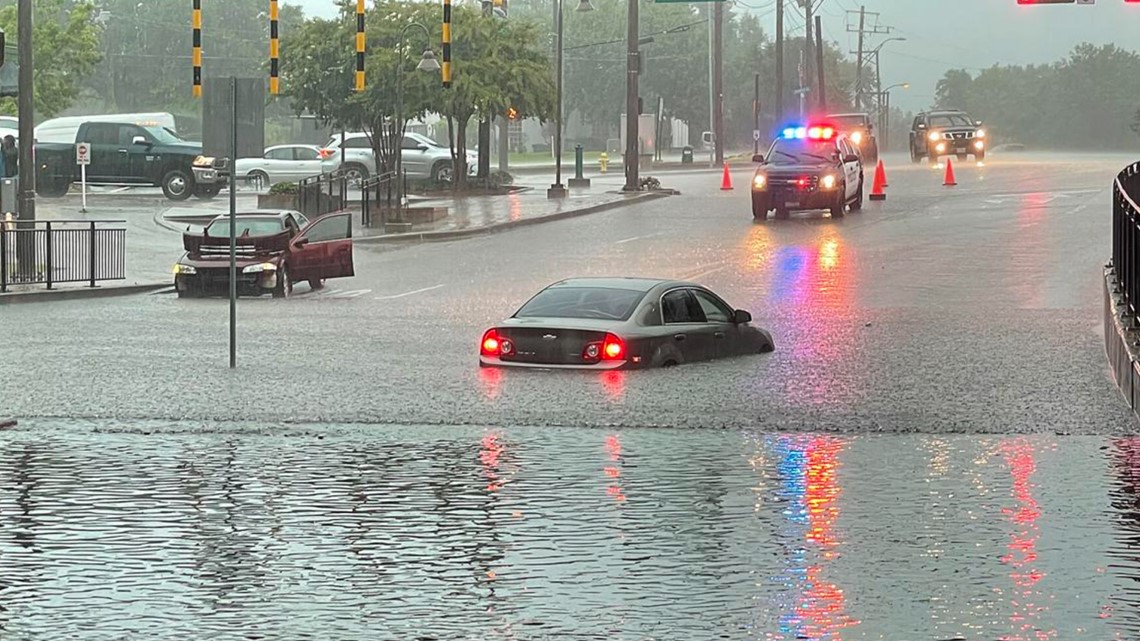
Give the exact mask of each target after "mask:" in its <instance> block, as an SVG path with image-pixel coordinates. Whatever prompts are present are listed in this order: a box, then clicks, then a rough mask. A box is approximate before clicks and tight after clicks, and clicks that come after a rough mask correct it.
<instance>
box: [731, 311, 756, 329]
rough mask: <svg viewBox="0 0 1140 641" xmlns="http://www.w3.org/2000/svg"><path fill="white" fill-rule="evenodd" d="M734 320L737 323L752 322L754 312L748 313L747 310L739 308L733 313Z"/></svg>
mask: <svg viewBox="0 0 1140 641" xmlns="http://www.w3.org/2000/svg"><path fill="white" fill-rule="evenodd" d="M732 322H734V323H736V324H737V325H743V324H744V323H751V322H752V314H750V313H748V312H747V311H746V310H743V309H738V310H736V312H735V313H733V315H732Z"/></svg>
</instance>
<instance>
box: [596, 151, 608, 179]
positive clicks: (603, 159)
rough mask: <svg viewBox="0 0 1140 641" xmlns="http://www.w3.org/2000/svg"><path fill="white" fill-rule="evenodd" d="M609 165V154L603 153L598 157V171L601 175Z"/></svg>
mask: <svg viewBox="0 0 1140 641" xmlns="http://www.w3.org/2000/svg"><path fill="white" fill-rule="evenodd" d="M609 164H610V157H609V154H607V153H606V152H604V151H603V152H602V155H600V156H598V171H599V172H600V173H603V174H604V173H606V169H607V168H608V167H609Z"/></svg>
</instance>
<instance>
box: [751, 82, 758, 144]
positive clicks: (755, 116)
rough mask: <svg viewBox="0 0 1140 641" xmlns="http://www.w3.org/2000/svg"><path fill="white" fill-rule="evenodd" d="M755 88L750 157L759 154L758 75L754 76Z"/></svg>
mask: <svg viewBox="0 0 1140 641" xmlns="http://www.w3.org/2000/svg"><path fill="white" fill-rule="evenodd" d="M755 79H756V88H755V89H754V91H753V93H752V155H753V156H755V155H756V154H758V153H760V136H759V133H760V74H758V73H757V74H756V78H755Z"/></svg>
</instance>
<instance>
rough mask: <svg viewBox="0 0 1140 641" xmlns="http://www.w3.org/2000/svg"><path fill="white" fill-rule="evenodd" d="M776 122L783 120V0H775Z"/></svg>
mask: <svg viewBox="0 0 1140 641" xmlns="http://www.w3.org/2000/svg"><path fill="white" fill-rule="evenodd" d="M774 111H775V114H776V122H777V123H782V122H783V121H784V0H776V106H775V108H774Z"/></svg>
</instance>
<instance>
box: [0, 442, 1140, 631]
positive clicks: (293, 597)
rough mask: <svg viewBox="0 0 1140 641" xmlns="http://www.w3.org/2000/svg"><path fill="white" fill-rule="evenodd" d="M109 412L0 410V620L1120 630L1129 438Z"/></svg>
mask: <svg viewBox="0 0 1140 641" xmlns="http://www.w3.org/2000/svg"><path fill="white" fill-rule="evenodd" d="M114 427H116V426H113V425H111V426H108V425H101V426H100V429H101V430H102V431H103V432H104V433H98V434H97V433H93V432H91V431H89V430H87V429H72V430H68V431H63V430H47V431H36V432H32V431H23V432H12V433H5V434H3V435H2V436H3V444H4V446H3V447H2V448H0V479H2V480H3V483H0V558H3V559H4V566H3V569H2V570H0V595H2V596H3V598H2V599H0V638H4V639H8V638H12V639H18V640H21V641H23V640H24V639H37V640H38V639H49V638H61V637H63V638H75V639H80V640H81V641H88V640H92V641H94V640H100V641H101V640H103V639H124V638H148V639H171V640H174V639H189V638H195V639H196V638H211V639H223V640H229V639H234V640H236V639H248V638H255V637H256V638H263V639H327V638H336V639H341V640H345V641H351V640H355V639H362V640H363V639H375V638H408V639H414V638H435V639H466V638H477V639H488V640H491V639H516V638H517V639H527V640H529V639H555V638H559V639H561V638H569V639H599V640H601V639H606V640H609V639H648V638H656V639H714V638H725V639H740V640H747V641H759V640H761V639H763V640H772V641H775V640H782V641H791V640H793V639H810V640H812V641H835V640H839V639H847V640H860V639H867V640H870V639H931V638H937V639H944V638H951V637H953V636H955V635H956V634H957V633H959V632H960V631H965V632H968V634H967V635H965V636H967V638H970V639H974V638H977V639H1009V640H1011V641H1012V640H1020V639H1026V640H1034V641H1038V640H1040V639H1051V638H1057V639H1074V638H1076V639H1082V638H1083V639H1090V640H1094V639H1095V640H1098V641H1099V640H1101V639H1110V638H1113V636H1116V637H1118V638H1136V637H1137V636H1138V635H1140V621H1138V620H1137V615H1136V614H1135V612H1136V608H1135V605H1136V603H1137V601H1138V597H1140V592H1138V589H1137V587H1136V586H1137V585H1138V584H1140V582H1138V581H1137V578H1140V571H1138V569H1140V560H1138V559H1140V556H1138V555H1137V553H1136V552H1135V551H1134V550H1135V549H1136V548H1137V547H1138V545H1137V544H1138V543H1140V517H1137V516H1136V515H1137V514H1138V513H1140V510H1137V504H1138V500H1140V499H1138V498H1137V497H1138V492H1140V442H1134V441H1131V440H1130V441H1116V442H1114V443H1112V444H1111V445H1112V462H1113V468H1112V471H1111V475H1112V476H1111V477H1109V476H1106V473H1105V470H1104V467H1103V465H1102V464H1101V461H1103V460H1104V454H1103V453H1102V452H1101V451H1100V448H1102V447H1105V446H1106V443H1104V442H1103V441H1100V440H1097V439H1066V440H1064V441H1062V442H1061V445H1060V450H1059V451H1057V452H1055V453H1054V452H1053V451H1052V450H1051V449H1050V446H1051V443H1052V441H1050V440H1048V439H1037V438H1018V439H1000V438H989V437H988V438H984V439H971V438H962V437H940V438H930V437H919V436H913V437H912V436H897V437H890V438H887V437H847V436H831V435H780V434H775V435H759V434H753V433H743V434H741V433H739V432H737V433H733V432H719V431H707V430H706V431H671V430H621V431H613V432H599V431H596V430H584V429H573V428H544V429H506V428H502V429H499V428H496V429H485V428H481V427H469V428H452V427H438V426H437V427H392V428H387V427H378V426H366V427H349V426H344V427H335V426H320V427H314V428H311V432H316V433H319V438H314V437H312V436H308V435H306V434H305V432H304V431H297V432H295V433H292V432H284V433H282V434H275V435H269V434H268V433H260V434H258V433H255V432H254V430H252V429H251V430H250V433H249V434H247V435H240V436H238V435H235V436H218V435H209V434H190V433H187V434H184V435H177V436H176V435H163V434H161V433H159V434H152V435H150V436H145V437H143V436H134V435H130V434H116V433H112V432H113V428H114ZM252 427H258V426H252ZM108 428H111V429H110V430H109V429H108ZM148 431H155V430H148ZM159 431H160V430H159ZM1110 485H1111V487H1112V489H1111V492H1112V495H1111V497H1110V498H1109V497H1106V492H1107V491H1108V490H1109V486H1110ZM1109 501H1111V508H1110V509H1111V510H1112V515H1111V518H1110V517H1109V516H1104V515H1102V512H1103V511H1104V510H1105V508H1106V506H1108V505H1109ZM1095 568H1108V570H1107V571H1103V572H1096V571H1095ZM995 589H996V590H997V591H996V592H995ZM1104 604H1111V605H1112V607H1113V610H1112V611H1111V615H1110V616H1106V617H1103V618H1102V616H1103V614H1104V613H1103V612H1102V610H1101V607H1102V605H1104Z"/></svg>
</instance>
